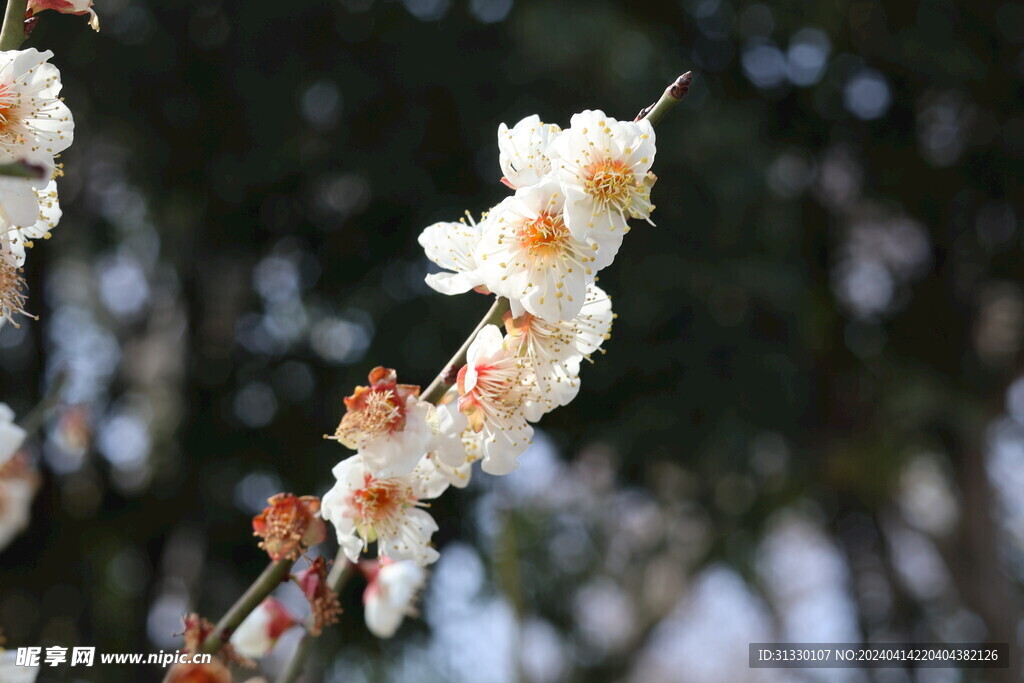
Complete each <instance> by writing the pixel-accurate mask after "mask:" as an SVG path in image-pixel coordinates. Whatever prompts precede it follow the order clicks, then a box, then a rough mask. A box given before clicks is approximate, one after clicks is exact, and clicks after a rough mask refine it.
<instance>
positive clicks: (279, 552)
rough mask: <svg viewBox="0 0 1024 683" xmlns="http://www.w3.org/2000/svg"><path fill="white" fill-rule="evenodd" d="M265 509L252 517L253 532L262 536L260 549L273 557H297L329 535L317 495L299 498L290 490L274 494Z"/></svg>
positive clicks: (273, 558) (290, 558) (289, 558)
mask: <svg viewBox="0 0 1024 683" xmlns="http://www.w3.org/2000/svg"><path fill="white" fill-rule="evenodd" d="M267 503H269V507H267V508H266V509H265V510H263V512H261V513H260V514H258V515H256V516H255V517H253V520H252V529H253V534H254V535H256V536H260V537H261V538H263V540H262V541H260V548H262V549H263V550H266V551H267V554H268V555H269V556H270V559H272V560H274V561H275V562H279V561H281V560H285V559H288V560H297V559H298V558H299V555H301V554H302V553H303V552H305V551H306V549H307V548H310V547H312V546H314V545H316V544H318V543H321V542H323V540H324V539H325V538H327V528H326V526H325V525H324V522H323V520H322V519H320V518H319V517H318V516H317V513H318V512H320V500H319V499H318V498H317V497H316V496H302V497H296V496H294V495H292V494H290V493H278V494H276V495H274V496H271V497H270V498H269V499H268V500H267Z"/></svg>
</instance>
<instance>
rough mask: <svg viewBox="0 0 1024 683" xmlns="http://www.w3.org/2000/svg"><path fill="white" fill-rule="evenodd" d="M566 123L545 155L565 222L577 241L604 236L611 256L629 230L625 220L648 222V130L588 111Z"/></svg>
mask: <svg viewBox="0 0 1024 683" xmlns="http://www.w3.org/2000/svg"><path fill="white" fill-rule="evenodd" d="M571 123H572V125H571V126H570V127H569V128H568V129H567V130H565V131H564V132H563V133H562V134H561V135H559V136H558V138H557V139H556V140H555V141H554V142H553V143H552V145H551V151H550V154H551V157H552V165H553V166H554V168H555V172H556V173H557V175H558V179H559V180H560V181H561V184H562V189H563V190H564V191H565V196H566V201H565V223H566V225H567V226H568V228H569V230H570V232H572V234H573V235H574V236H576V237H577V238H578V239H583V238H584V237H587V236H592V235H594V234H600V235H605V236H606V237H605V242H608V243H610V244H615V246H614V247H610V248H611V249H612V251H613V252H614V251H617V250H618V246H619V245H620V244H621V242H622V237H623V235H625V233H626V232H628V231H629V226H628V225H627V220H628V219H629V218H630V217H632V218H644V219H648V220H649V217H650V215H651V211H653V210H654V206H653V205H652V204H651V187H652V186H653V185H654V181H655V177H654V174H652V173H650V169H651V164H653V163H654V153H655V138H654V127H653V126H652V125H651V123H650V122H649V121H647V120H642V121H638V122H632V121H630V122H622V121H616V120H615V119H613V118H611V117H610V116H606V115H605V113H604V112H602V111H590V110H588V111H584V112H581V113H579V114H574V115H573V117H572V121H571ZM605 242H602V245H603V244H604V243H605ZM611 256H612V257H614V253H613V254H611Z"/></svg>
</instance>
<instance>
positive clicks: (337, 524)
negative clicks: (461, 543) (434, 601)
mask: <svg viewBox="0 0 1024 683" xmlns="http://www.w3.org/2000/svg"><path fill="white" fill-rule="evenodd" d="M332 473H333V474H334V477H335V479H337V482H336V483H335V485H334V487H333V488H331V490H330V491H328V492H327V493H326V494H325V495H324V497H323V500H322V501H321V505H322V507H321V514H322V515H323V517H324V519H326V520H327V521H329V522H330V523H331V524H333V525H334V528H335V530H336V531H337V533H338V543H339V545H341V547H342V548H343V549H344V551H345V555H346V556H347V557H348V558H349V559H350V560H352V561H353V562H355V561H356V560H357V559H358V557H359V554H360V553H361V552H362V551H363V550H365V549H366V546H367V545H368V544H370V543H372V542H374V541H377V550H378V554H379V555H382V556H385V557H390V558H391V559H393V560H413V561H415V562H417V563H418V564H421V565H426V564H430V563H431V562H435V561H436V560H437V558H438V553H437V551H436V550H435V549H434V548H432V547H431V546H430V537H431V535H433V533H434V532H435V531H437V523H436V522H435V521H434V519H433V517H431V516H430V515H429V514H428V513H427V512H426V511H425V510H424V509H423V507H425V504H424V503H423V502H422V501H423V500H426V499H430V498H436V497H438V496H439V495H441V493H443V492H444V490H445V489H446V488H447V487H448V483H447V481H445V479H444V478H443V477H442V476H440V475H439V474H438V473H437V471H436V470H435V469H434V467H433V465H432V464H431V463H430V461H429V460H428V459H426V458H424V459H422V460H421V461H420V464H419V465H418V466H417V467H416V469H415V470H413V472H412V473H411V474H407V475H404V476H399V477H385V478H379V477H376V476H374V474H373V473H372V472H371V471H370V470H369V469H368V468H367V467H366V464H365V463H364V462H363V459H362V456H360V455H354V456H352V457H351V458H348V459H346V460H343V461H341V462H340V463H339V464H338V465H336V466H335V467H334V469H333V470H332Z"/></svg>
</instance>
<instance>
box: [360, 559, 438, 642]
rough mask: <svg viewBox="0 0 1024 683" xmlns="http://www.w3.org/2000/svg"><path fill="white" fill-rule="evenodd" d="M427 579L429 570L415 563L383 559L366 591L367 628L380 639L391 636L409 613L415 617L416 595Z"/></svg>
mask: <svg viewBox="0 0 1024 683" xmlns="http://www.w3.org/2000/svg"><path fill="white" fill-rule="evenodd" d="M426 582H427V571H426V570H425V569H424V568H423V567H421V566H419V565H417V564H416V563H415V562H409V561H403V562H392V561H389V560H387V559H385V560H382V561H381V563H380V568H379V569H377V573H376V576H374V577H373V580H371V581H370V583H369V584H367V586H366V592H364V593H363V603H364V610H363V616H364V618H365V619H366V627H367V628H368V629H370V633H372V634H373V635H375V636H377V637H378V638H390V637H391V636H393V635H395V632H396V631H397V630H398V627H399V626H401V625H402V622H403V621H404V620H405V618H406V617H407V616H415V615H416V610H415V607H414V603H415V601H416V596H417V595H418V594H419V592H420V590H421V589H422V588H423V586H424V585H425V584H426Z"/></svg>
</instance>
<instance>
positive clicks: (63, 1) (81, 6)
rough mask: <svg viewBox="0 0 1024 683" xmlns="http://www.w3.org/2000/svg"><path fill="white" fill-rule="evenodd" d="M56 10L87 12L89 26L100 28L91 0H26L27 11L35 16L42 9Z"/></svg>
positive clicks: (74, 12) (75, 12)
mask: <svg viewBox="0 0 1024 683" xmlns="http://www.w3.org/2000/svg"><path fill="white" fill-rule="evenodd" d="M48 9H52V10H56V11H57V12H60V13H61V14H88V15H89V28H91V29H92V30H93V31H99V30H100V18H99V17H98V16H97V15H96V10H94V9H93V8H92V0H28V13H29V15H30V16H35V15H36V14H38V13H39V12H42V11H43V10H48Z"/></svg>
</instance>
